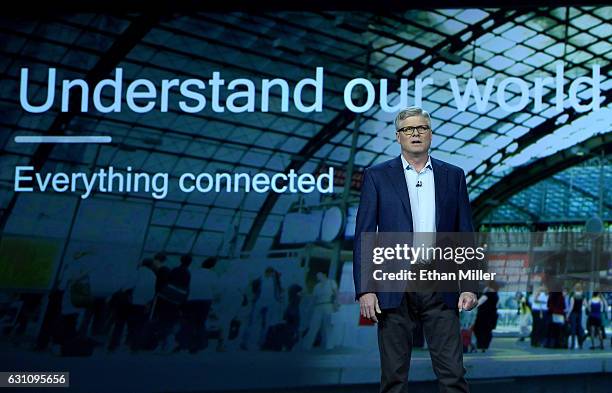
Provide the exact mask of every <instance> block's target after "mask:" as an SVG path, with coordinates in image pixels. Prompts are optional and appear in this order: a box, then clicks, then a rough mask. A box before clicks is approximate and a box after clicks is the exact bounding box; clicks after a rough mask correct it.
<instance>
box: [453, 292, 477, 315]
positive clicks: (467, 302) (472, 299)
mask: <svg viewBox="0 0 612 393" xmlns="http://www.w3.org/2000/svg"><path fill="white" fill-rule="evenodd" d="M476 304H478V299H477V298H476V294H475V293H474V292H461V295H459V303H457V308H458V309H459V311H463V310H465V311H470V310H471V309H473V308H474V307H476Z"/></svg>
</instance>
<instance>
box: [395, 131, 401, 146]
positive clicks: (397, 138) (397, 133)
mask: <svg viewBox="0 0 612 393" xmlns="http://www.w3.org/2000/svg"><path fill="white" fill-rule="evenodd" d="M395 140H396V141H397V143H399V144H400V145H401V142H400V133H399V132H397V131H395Z"/></svg>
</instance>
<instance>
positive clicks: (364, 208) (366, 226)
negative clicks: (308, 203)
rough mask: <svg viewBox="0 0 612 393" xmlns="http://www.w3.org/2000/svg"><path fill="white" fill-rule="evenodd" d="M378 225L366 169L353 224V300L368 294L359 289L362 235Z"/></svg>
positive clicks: (373, 192) (374, 196) (374, 193)
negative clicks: (355, 220) (355, 219)
mask: <svg viewBox="0 0 612 393" xmlns="http://www.w3.org/2000/svg"><path fill="white" fill-rule="evenodd" d="M377 225H378V192H377V190H376V185H375V184H374V180H373V179H372V174H371V173H370V171H369V170H368V169H366V170H365V171H364V173H363V183H362V185H361V197H360V200H359V209H358V210H357V222H356V224H355V237H354V245H353V280H354V283H355V300H358V299H359V297H360V296H361V295H362V294H364V293H366V292H368V291H365V289H362V287H361V273H362V271H361V270H362V266H361V253H362V244H361V243H362V241H361V240H362V234H363V233H364V232H376V229H377Z"/></svg>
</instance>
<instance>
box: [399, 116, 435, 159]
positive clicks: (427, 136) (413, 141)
mask: <svg viewBox="0 0 612 393" xmlns="http://www.w3.org/2000/svg"><path fill="white" fill-rule="evenodd" d="M419 126H420V127H426V128H427V131H425V132H423V130H421V132H419V130H417V129H414V128H405V127H419ZM402 129H404V130H408V131H406V132H400V131H401V130H402ZM399 130H400V131H397V132H396V133H395V137H396V139H397V141H398V142H399V144H400V145H402V150H403V151H406V152H408V153H412V154H426V153H427V152H428V151H429V147H430V146H431V128H430V127H429V122H428V121H427V119H426V118H424V117H422V116H411V117H407V118H405V119H403V120H401V121H400V123H399Z"/></svg>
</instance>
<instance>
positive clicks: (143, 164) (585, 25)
mask: <svg viewBox="0 0 612 393" xmlns="http://www.w3.org/2000/svg"><path fill="white" fill-rule="evenodd" d="M0 20H1V21H2V22H1V23H0V42H1V44H0V69H1V70H2V75H3V83H2V85H1V86H0V113H1V116H0V127H1V128H2V129H3V132H2V133H0V149H1V150H2V153H1V155H0V209H2V212H3V215H5V216H6V215H10V214H15V209H19V206H22V205H21V204H18V203H16V201H15V200H16V199H17V196H16V195H15V194H14V193H13V176H14V173H13V169H14V167H15V165H19V164H23V165H25V164H28V163H32V162H34V163H36V164H39V165H40V166H42V167H43V168H44V169H49V170H50V169H56V170H59V169H64V170H70V171H77V170H83V171H88V170H95V169H97V168H101V167H106V166H109V165H113V166H115V167H126V166H128V165H131V166H133V167H138V168H140V169H141V170H143V171H147V172H156V171H160V170H163V171H169V172H170V173H171V174H174V175H175V176H176V175H178V174H180V173H182V172H185V171H190V172H198V171H207V172H215V171H235V172H238V171H240V172H252V173H256V172H266V171H285V170H288V169H290V168H294V169H296V170H300V171H313V172H314V171H316V170H317V169H318V168H319V167H320V166H322V165H332V166H334V167H337V168H342V167H344V166H346V164H347V162H348V160H349V158H350V151H351V149H350V148H351V139H352V133H353V130H354V127H355V114H354V113H351V112H350V111H348V110H346V109H345V108H344V105H343V86H344V85H345V84H346V82H347V81H348V80H350V79H353V78H355V77H360V76H362V77H366V76H367V77H369V78H370V79H371V80H378V79H382V78H387V79H388V80H389V91H390V92H394V93H391V94H390V95H389V98H390V102H389V104H390V105H393V104H394V103H397V102H398V100H399V97H398V94H397V91H398V89H399V82H398V80H399V79H400V78H408V79H409V80H414V79H415V78H416V77H417V76H419V77H421V78H425V77H432V78H433V79H434V85H433V86H430V87H428V88H427V89H426V90H425V92H426V94H425V95H424V98H423V106H424V107H425V109H427V110H428V111H429V112H430V113H431V116H432V120H433V130H434V136H433V143H432V155H433V156H434V157H436V158H439V159H442V160H444V161H448V162H450V163H452V164H455V165H459V166H461V167H462V168H463V169H464V170H465V171H466V174H467V180H468V187H469V193H470V198H471V199H472V201H475V200H477V198H478V197H479V196H481V195H486V192H487V191H489V190H492V189H494V188H495V187H497V186H499V185H500V184H503V182H504V179H505V178H506V177H507V176H509V175H511V174H512V173H513V172H515V171H517V170H519V169H520V168H521V167H523V166H525V165H529V164H530V163H533V162H537V161H539V160H543V159H545V158H546V157H550V156H554V155H555V154H557V153H559V152H560V151H565V150H567V149H570V148H571V147H573V146H577V145H580V144H581V143H583V142H586V141H589V140H592V138H594V137H597V136H601V135H604V134H607V133H609V132H610V131H611V130H612V112H611V107H610V88H611V87H612V86H611V84H612V82H610V78H609V74H610V60H611V59H612V44H611V43H610V35H612V26H611V24H610V23H609V21H610V20H612V7H581V8H575V7H570V8H538V9H528V8H523V9H519V10H511V9H501V10H500V9H452V10H428V11H420V10H410V11H407V12H405V13H403V14H402V13H396V14H393V15H385V16H381V15H375V14H370V13H362V12H360V13H346V12H318V13H295V12H283V13H262V14H256V15H251V14H246V13H232V14H208V13H200V14H189V15H181V14H177V15H172V16H167V17H162V18H159V17H155V16H151V15H136V14H134V15H124V16H118V15H114V16H111V15H98V14H75V15H51V16H49V17H48V18H45V19H44V20H30V19H28V18H22V19H8V18H4V17H2V18H1V19H0ZM557 61H562V62H563V64H564V67H565V78H566V82H569V81H571V80H572V79H575V78H578V77H580V76H589V75H590V72H591V68H592V66H593V65H599V66H600V67H601V74H602V75H603V76H604V80H606V81H605V83H603V84H602V85H601V101H600V106H601V109H600V110H599V111H588V112H585V113H578V112H576V111H575V110H574V109H573V108H572V107H571V106H570V105H569V104H567V105H566V107H565V108H564V109H563V111H561V112H558V111H557V110H556V109H555V107H554V103H553V99H554V95H555V93H554V91H553V87H546V86H545V87H544V88H543V92H544V99H543V110H541V111H538V113H535V112H534V110H533V107H531V106H529V107H527V108H526V109H525V110H523V111H521V112H518V113H508V112H505V111H503V110H501V109H500V108H496V107H493V106H492V104H490V105H491V106H490V108H487V111H486V113H485V114H484V115H483V114H481V113H477V112H472V111H465V112H458V111H456V109H454V108H452V107H451V104H450V102H451V100H452V99H453V93H452V91H451V90H450V88H449V85H448V83H447V81H448V79H449V78H452V77H455V78H458V79H462V78H470V77H474V78H476V79H477V80H479V81H481V80H485V79H486V78H487V77H489V76H491V75H493V74H494V73H495V74H496V75H498V76H499V77H500V78H503V77H505V76H508V77H510V76H514V77H520V78H524V79H525V80H527V81H533V79H534V78H537V77H544V76H550V75H552V74H554V71H555V63H556V62H557ZM24 66H28V67H30V72H31V75H30V78H31V79H32V80H33V82H32V83H31V85H32V86H36V90H35V91H32V92H31V97H32V98H33V100H36V99H37V98H38V100H39V101H41V100H42V99H43V98H44V96H45V95H46V80H47V74H46V72H47V70H48V68H49V67H55V68H57V69H58V75H59V74H61V77H62V78H84V79H87V80H99V79H102V78H105V77H108V76H109V75H110V74H111V73H112V71H113V70H114V68H115V67H122V68H123V70H124V80H126V81H131V80H134V79H137V78H139V77H142V75H146V76H147V78H149V79H153V80H161V79H164V78H168V79H172V78H176V77H180V78H189V77H194V78H202V79H206V78H208V77H209V76H210V75H211V74H212V72H213V71H220V72H221V73H222V76H223V78H225V79H233V78H241V77H244V78H249V79H251V80H253V81H257V80H261V79H263V78H276V77H280V78H284V79H285V80H287V81H288V82H289V83H290V84H291V83H295V82H297V80H299V79H301V78H303V77H305V76H308V77H313V76H314V72H315V68H316V67H325V78H326V79H325V106H324V110H323V111H322V112H320V113H309V114H306V113H301V112H297V111H289V112H283V113H281V112H280V111H271V112H267V113H262V112H257V111H255V112H253V113H241V114H228V113H211V112H209V111H203V112H201V113H197V114H186V113H182V112H180V111H178V110H177V108H173V107H172V106H171V107H170V108H169V111H168V112H167V113H159V112H155V111H154V112H151V113H148V114H146V115H138V114H135V113H132V112H127V111H126V112H122V113H118V114H117V113H109V114H102V113H97V112H88V113H74V112H69V113H60V112H59V111H58V110H56V111H49V112H47V113H45V114H44V115H33V114H28V113H26V112H25V111H23V110H22V109H21V107H20V105H19V100H18V97H19V91H18V88H19V86H18V80H19V73H20V68H21V67H24ZM606 77H607V79H606ZM256 86H257V83H256ZM409 91H412V89H410V90H409ZM171 94H174V93H171ZM205 94H206V95H207V99H209V96H208V94H209V93H208V92H206V93H205ZM410 94H412V93H410ZM513 94H514V96H515V97H514V98H513V99H512V100H509V101H508V102H509V103H512V102H514V101H513V100H518V98H519V97H518V96H519V92H518V91H514V92H513ZM578 96H579V97H580V98H581V99H583V100H590V99H591V89H589V88H588V87H587V86H582V90H579V91H578ZM225 98H226V96H222V97H221V100H222V101H224V100H225ZM310 99H312V97H310ZM413 99H414V97H413V96H412V95H411V96H410V97H409V102H411V100H413ZM170 101H172V99H171V100H170ZM174 101H175V102H176V101H177V100H174ZM279 101H280V97H279V96H274V97H273V98H272V99H271V107H279ZM393 118H394V114H393V113H387V112H385V111H384V110H382V109H381V107H380V106H379V105H375V106H374V107H373V108H372V109H371V110H369V111H368V112H365V113H364V114H362V115H361V116H360V121H359V129H358V132H359V134H358V140H357V153H356V155H355V157H354V163H355V169H356V171H358V172H359V171H362V170H363V169H364V168H366V167H368V166H370V165H373V164H375V163H379V162H382V161H385V160H388V159H391V158H393V157H394V156H397V155H398V154H399V146H398V144H397V143H396V142H395V133H394V125H393ZM60 130H61V131H62V132H64V133H66V134H75V135H78V134H82V133H87V134H88V135H112V137H113V143H111V144H109V145H97V146H96V145H71V146H68V147H66V146H59V145H58V146H55V147H49V146H42V145H40V146H37V145H24V144H17V143H15V142H14V137H15V136H17V135H45V134H54V133H55V132H58V131H60ZM606 140H609V139H606ZM582 170H583V168H582V167H577V168H576V169H567V170H565V171H562V172H560V173H558V174H556V175H554V176H553V177H552V178H551V179H549V180H547V181H546V184H547V187H549V193H552V194H557V195H565V194H563V193H565V192H567V186H566V183H568V182H570V183H571V184H574V186H573V187H574V188H576V189H578V188H583V187H584V188H585V189H586V188H588V187H589V184H586V183H584V184H583V183H582V182H588V179H587V177H585V178H584V179H583V177H582V176H581V174H580V172H581V171H582ZM572 179H573V180H572ZM605 181H606V184H607V185H609V184H610V183H611V182H612V179H611V178H610V171H609V170H607V171H606V176H605ZM572 182H575V183H572ZM535 189H537V187H535V188H534V190H535ZM519 191H520V190H516V192H515V193H516V194H517V195H516V196H513V197H512V198H510V199H509V201H510V203H509V204H508V205H507V206H505V207H504V208H503V209H500V210H496V212H495V214H494V216H493V219H494V220H495V221H499V220H507V221H508V222H514V221H516V220H520V219H523V218H524V212H521V211H520V209H518V210H519V211H517V208H515V207H513V206H515V205H516V206H526V203H527V201H529V200H531V199H533V197H532V196H531V194H530V192H535V191H533V190H532V191H529V192H522V193H519ZM572 195H574V197H575V198H578V200H574V199H572V200H571V203H570V205H568V206H565V205H563V204H562V203H555V202H551V203H549V204H548V205H547V206H548V207H547V208H548V209H559V212H562V213H563V216H567V215H573V214H581V213H580V211H576V210H575V208H574V207H573V206H574V205H576V206H585V202H583V200H585V201H588V200H591V199H592V197H591V196H589V195H587V194H579V195H575V193H574V194H572ZM303 197H304V198H306V199H308V198H315V199H316V198H318V196H316V195H308V196H303ZM96 198H101V199H104V198H109V196H96ZM110 198H111V199H113V200H116V201H124V200H128V201H134V202H141V203H146V204H150V205H151V206H152V209H153V210H152V216H151V218H150V222H149V225H148V230H147V233H146V240H145V246H144V250H143V251H144V252H145V253H153V252H156V251H159V250H166V251H167V252H171V253H172V252H176V253H182V252H192V253H193V254H195V255H224V254H225V255H227V254H228V253H230V252H232V251H231V250H233V249H245V248H248V249H253V250H267V249H269V248H270V247H271V246H272V244H273V241H274V238H275V236H277V234H278V232H279V228H280V225H281V223H282V219H283V215H284V214H285V213H286V212H287V211H288V210H289V209H290V207H291V206H292V204H294V203H295V202H296V201H297V200H298V199H299V198H300V196H299V195H281V196H280V197H274V198H272V197H270V196H268V195H266V194H257V193H224V192H221V193H210V194H200V193H193V194H185V193H180V192H178V190H173V191H171V192H170V193H169V195H168V197H167V198H165V199H164V200H163V201H158V200H154V199H153V198H151V196H150V195H146V194H143V195H134V194H130V195H129V196H127V195H122V194H116V195H114V196H112V197H110ZM608 199H609V198H608ZM315 202H316V201H315ZM606 209H607V210H606V215H607V217H610V210H609V209H610V207H609V205H606ZM559 212H557V211H554V212H547V214H548V213H550V214H553V215H555V214H557V213H559ZM585 214H586V213H585ZM249 237H252V238H254V239H255V241H254V242H253V244H252V246H248V247H247V246H246V245H245V241H246V240H247V238H249Z"/></svg>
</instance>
